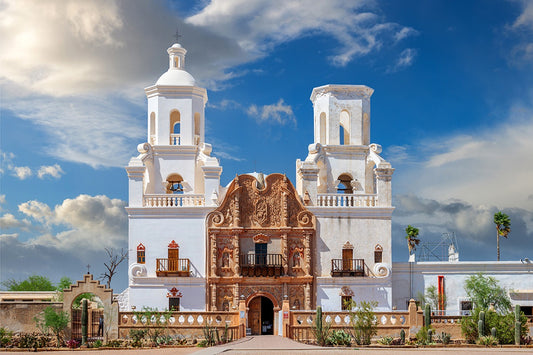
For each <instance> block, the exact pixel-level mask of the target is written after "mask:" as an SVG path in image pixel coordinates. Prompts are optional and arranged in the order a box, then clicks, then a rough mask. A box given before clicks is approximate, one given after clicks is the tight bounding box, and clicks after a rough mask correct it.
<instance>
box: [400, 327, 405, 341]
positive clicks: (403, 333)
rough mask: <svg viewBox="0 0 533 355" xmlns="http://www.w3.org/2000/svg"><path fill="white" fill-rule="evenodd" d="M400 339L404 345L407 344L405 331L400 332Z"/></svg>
mask: <svg viewBox="0 0 533 355" xmlns="http://www.w3.org/2000/svg"><path fill="white" fill-rule="evenodd" d="M400 339H401V341H402V344H405V330H403V329H402V330H400Z"/></svg>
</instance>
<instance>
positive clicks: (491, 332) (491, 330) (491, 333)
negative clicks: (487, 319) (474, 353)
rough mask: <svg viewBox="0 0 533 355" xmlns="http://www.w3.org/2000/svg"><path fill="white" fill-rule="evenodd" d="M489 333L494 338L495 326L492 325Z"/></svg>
mask: <svg viewBox="0 0 533 355" xmlns="http://www.w3.org/2000/svg"><path fill="white" fill-rule="evenodd" d="M490 335H492V336H493V337H494V338H496V328H494V327H492V328H490Z"/></svg>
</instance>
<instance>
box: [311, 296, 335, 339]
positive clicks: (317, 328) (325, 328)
mask: <svg viewBox="0 0 533 355" xmlns="http://www.w3.org/2000/svg"><path fill="white" fill-rule="evenodd" d="M323 317H324V316H323V314H322V307H321V306H318V307H316V317H315V322H314V323H313V328H312V330H313V334H314V336H315V339H316V342H317V344H318V345H320V346H325V345H326V344H327V339H328V337H329V335H330V327H331V323H329V322H324V319H323Z"/></svg>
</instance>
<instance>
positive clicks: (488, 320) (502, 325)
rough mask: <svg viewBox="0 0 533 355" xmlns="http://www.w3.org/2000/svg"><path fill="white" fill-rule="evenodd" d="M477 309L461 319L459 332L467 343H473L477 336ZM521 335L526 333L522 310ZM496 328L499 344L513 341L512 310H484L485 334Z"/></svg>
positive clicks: (513, 324) (513, 322)
mask: <svg viewBox="0 0 533 355" xmlns="http://www.w3.org/2000/svg"><path fill="white" fill-rule="evenodd" d="M479 313H480V310H479V309H475V310H474V311H473V312H472V315H471V316H469V317H463V319H462V320H461V332H462V333H463V335H464V337H465V339H466V341H467V342H468V343H471V344H473V343H475V342H476V340H477V339H478V338H479V332H478V320H479ZM520 323H521V330H520V334H521V336H525V335H527V331H528V330H527V318H526V316H525V315H524V313H523V312H521V313H520ZM492 328H495V329H496V338H497V340H498V342H499V343H500V344H513V343H514V329H515V315H514V312H508V313H507V314H503V315H501V314H498V313H497V312H495V311H490V310H489V311H487V312H485V334H492V332H491V329H492Z"/></svg>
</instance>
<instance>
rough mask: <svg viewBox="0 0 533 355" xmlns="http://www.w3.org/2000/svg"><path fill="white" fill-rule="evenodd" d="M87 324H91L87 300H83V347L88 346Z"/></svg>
mask: <svg viewBox="0 0 533 355" xmlns="http://www.w3.org/2000/svg"><path fill="white" fill-rule="evenodd" d="M87 323H89V314H88V312H87V300H86V299H83V301H82V307H81V345H85V344H87Z"/></svg>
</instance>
